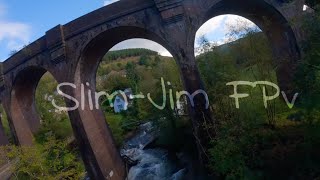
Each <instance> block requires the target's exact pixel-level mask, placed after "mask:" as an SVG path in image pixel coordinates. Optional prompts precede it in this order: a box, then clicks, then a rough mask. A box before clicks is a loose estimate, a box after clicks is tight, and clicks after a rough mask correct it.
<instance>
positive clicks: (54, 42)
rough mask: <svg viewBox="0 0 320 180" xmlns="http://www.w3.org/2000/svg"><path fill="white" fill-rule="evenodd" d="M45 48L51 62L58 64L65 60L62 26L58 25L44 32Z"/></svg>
mask: <svg viewBox="0 0 320 180" xmlns="http://www.w3.org/2000/svg"><path fill="white" fill-rule="evenodd" d="M46 40H47V48H48V49H49V51H50V55H51V61H52V62H53V63H54V64H58V63H60V62H62V61H65V59H66V48H65V47H66V46H65V38H64V33H63V26H62V25H58V26H56V27H54V28H52V29H50V30H49V31H47V32H46Z"/></svg>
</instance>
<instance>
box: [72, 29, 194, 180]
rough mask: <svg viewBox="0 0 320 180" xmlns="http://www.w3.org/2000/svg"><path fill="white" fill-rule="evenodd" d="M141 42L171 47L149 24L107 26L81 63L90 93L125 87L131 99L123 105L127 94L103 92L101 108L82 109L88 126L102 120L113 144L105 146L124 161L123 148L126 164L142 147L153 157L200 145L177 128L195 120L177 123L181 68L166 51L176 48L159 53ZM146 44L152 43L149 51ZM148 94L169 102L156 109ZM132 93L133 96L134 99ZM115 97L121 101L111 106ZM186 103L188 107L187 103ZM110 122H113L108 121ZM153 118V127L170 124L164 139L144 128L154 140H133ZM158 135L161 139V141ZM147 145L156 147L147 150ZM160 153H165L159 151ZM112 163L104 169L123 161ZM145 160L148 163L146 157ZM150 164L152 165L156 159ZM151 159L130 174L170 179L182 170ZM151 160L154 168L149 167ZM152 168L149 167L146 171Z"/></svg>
mask: <svg viewBox="0 0 320 180" xmlns="http://www.w3.org/2000/svg"><path fill="white" fill-rule="evenodd" d="M132 41H133V42H134V43H133V44H134V46H130V44H132ZM152 41H153V42H152ZM141 42H142V43H143V42H146V43H147V44H149V45H150V43H151V46H153V45H152V44H157V45H156V46H157V47H161V48H160V49H165V48H167V49H168V47H169V46H166V44H165V43H163V42H164V41H163V40H161V39H160V38H159V37H158V36H157V35H155V34H152V33H150V32H148V31H146V30H144V29H140V28H134V27H121V28H115V29H114V30H110V31H107V32H106V33H105V34H102V35H100V36H98V37H97V38H95V39H94V40H93V41H92V43H90V44H89V45H88V46H87V49H85V51H84V54H83V56H82V58H81V60H80V63H79V66H78V75H79V76H80V78H78V77H77V78H78V79H77V81H78V83H80V82H82V83H83V84H85V88H84V89H85V91H84V92H88V90H90V91H91V92H100V91H102V92H106V93H108V94H112V93H113V92H115V91H118V90H121V91H123V92H124V93H125V94H126V96H127V98H128V99H129V101H130V102H129V103H125V101H124V103H123V104H121V102H122V100H123V98H122V97H121V96H117V95H116V96H114V97H112V98H110V99H108V98H105V97H102V98H100V101H99V103H102V107H101V108H100V109H96V108H93V109H91V110H90V104H89V103H87V102H86V103H85V107H84V111H82V112H79V114H80V116H81V119H82V122H83V123H84V124H85V126H87V125H89V119H91V124H90V125H91V126H93V125H92V119H94V120H95V122H96V123H97V124H99V125H98V126H99V127H100V129H101V130H100V132H104V133H105V132H106V133H107V135H106V136H107V137H108V138H107V140H106V141H107V143H108V144H109V146H108V147H109V149H108V150H105V151H107V152H108V151H109V154H113V153H114V154H115V155H114V156H113V159H114V161H118V160H116V157H118V156H119V155H118V154H119V151H121V155H122V156H123V158H124V159H126V160H127V162H126V163H128V162H130V159H131V160H132V159H133V160H134V161H131V163H132V162H135V160H138V159H135V158H137V157H130V152H132V149H136V150H137V152H140V153H147V152H146V151H150V153H151V154H153V156H157V155H163V158H164V159H167V157H168V156H171V155H173V157H176V155H175V152H176V149H175V148H177V146H179V145H181V144H184V145H186V146H188V145H189V146H191V149H193V148H194V146H192V145H191V144H192V143H190V141H191V140H190V141H188V142H189V143H185V141H183V140H182V139H181V138H182V135H183V133H184V132H181V134H179V133H177V132H175V131H172V130H171V129H172V128H177V129H178V128H184V127H183V126H188V127H190V124H189V123H190V121H188V120H181V121H179V123H180V125H177V126H176V127H174V126H175V125H176V121H175V120H176V118H178V117H177V116H178V115H177V114H176V111H175V110H176V108H175V107H176V106H175V107H174V108H173V109H171V107H170V101H169V96H168V93H169V88H170V89H171V90H172V91H174V93H175V91H182V90H183V89H182V83H181V80H180V75H179V70H178V68H177V65H176V63H175V61H174V59H173V58H172V57H165V56H164V55H166V54H168V52H171V51H170V49H168V51H166V53H165V54H164V55H161V54H159V52H155V51H152V50H150V46H149V47H148V45H144V46H141V45H139V44H140V43H141ZM128 44H129V46H128ZM123 45H127V46H126V47H125V48H119V47H121V46H123ZM162 46H163V47H162ZM126 48H129V49H126ZM132 48H135V49H132ZM136 48H140V49H136ZM141 48H144V49H141ZM145 48H149V50H148V49H145ZM151 49H152V47H151ZM160 51H161V50H160ZM99 64H100V66H99ZM98 67H99V68H98ZM96 79H97V81H96ZM162 79H163V85H164V86H166V87H165V88H166V91H165V92H162V87H163V86H162ZM88 84H90V86H88ZM131 93H132V94H131ZM148 93H150V96H151V98H152V100H153V101H154V102H155V103H157V104H158V105H159V106H162V105H163V104H162V103H163V102H164V105H165V106H166V107H165V108H164V109H162V108H160V109H161V110H159V108H156V107H155V106H154V105H153V104H152V103H151V102H150V100H148V97H147V96H148ZM137 95H138V96H137ZM76 96H77V99H80V92H79V94H78V93H76ZM85 96H87V95H85ZM163 96H166V100H165V101H164V100H163V99H162V98H163ZM174 96H175V95H174ZM92 97H93V96H92ZM131 97H133V98H132V99H130V98H131ZM86 99H87V98H86ZM109 100H110V101H109ZM117 100H119V102H117ZM174 101H175V100H174ZM110 102H111V103H112V104H113V105H115V106H112V107H110ZM117 103H119V104H117ZM116 104H117V105H116ZM120 106H121V107H120ZM182 106H183V105H182ZM180 108H181V109H182V108H183V107H180ZM118 112H119V113H118ZM169 118H171V119H169ZM181 119H183V118H181ZM184 119H187V118H184ZM86 121H87V122H88V124H87V122H86ZM106 122H107V123H108V125H109V126H106ZM150 122H151V124H154V125H152V129H153V128H155V127H153V126H155V125H157V123H158V124H162V125H164V126H165V127H167V129H166V128H163V127H162V128H160V129H161V130H168V131H167V133H164V132H163V131H162V132H161V133H162V134H161V135H162V136H161V135H160V137H159V138H155V139H153V138H154V137H152V136H153V135H154V134H153V132H150V130H145V131H146V132H144V133H146V134H147V136H149V138H151V139H145V140H146V141H150V140H151V141H150V142H141V144H136V143H137V142H135V143H133V144H134V145H132V146H131V145H129V144H130V143H129V142H128V140H127V138H129V139H132V138H136V137H137V134H136V133H139V131H141V128H150V127H149V125H150ZM170 123H172V124H170ZM179 126H180V127H179ZM109 128H111V131H112V133H113V136H112V135H111V132H110V131H109ZM161 130H160V131H161ZM169 133H176V136H170V135H171V134H169ZM152 134H153V135H152ZM138 135H139V134H138ZM188 135H189V136H191V139H192V133H190V134H188ZM130 137H131V138H130ZM178 137H180V141H176V140H177V139H178ZM113 138H115V140H116V141H115V142H116V144H117V145H118V147H119V149H116V148H115V146H114V144H113V143H112V142H113ZM156 139H159V141H157V140H156ZM140 140H141V139H140ZM161 140H162V141H161ZM160 141H161V142H160ZM91 143H93V142H91ZM111 143H112V144H111ZM123 145H124V146H123ZM161 145H162V147H163V148H164V150H159V151H158V150H152V149H154V148H155V146H161ZM147 146H148V147H147ZM181 147H182V146H181ZM181 147H179V148H181ZM128 148H129V149H128ZM130 148H132V149H130ZM145 148H151V150H150V149H149V150H146V149H145ZM166 148H168V149H166ZM120 149H122V150H120ZM145 150H146V151H145ZM180 150H181V149H180ZM110 151H112V153H110ZM152 151H154V152H152ZM157 152H158V153H159V154H157ZM147 154H148V153H147ZM147 154H145V156H144V155H143V154H140V155H141V156H139V158H148V157H150V156H149V155H151V154H149V155H148V156H147ZM131 155H133V154H131ZM136 155H138V154H136ZM128 157H129V159H128ZM176 158H177V157H176ZM155 159H157V160H160V159H161V158H158V157H156V158H155ZM177 159H178V158H177ZM128 160H129V161H128ZM108 163H110V165H106V166H105V167H104V168H109V167H110V166H111V165H112V166H115V165H114V164H117V162H110V161H109V162H108ZM141 163H148V162H147V161H142V162H141ZM150 163H151V164H152V162H150ZM150 163H149V164H145V165H144V166H143V165H142V164H139V162H138V164H137V165H135V166H133V167H132V168H131V169H130V171H129V177H128V178H129V179H139V177H141V176H142V175H144V176H148V177H150V178H152V177H156V176H161V177H163V178H170V177H171V176H173V175H174V173H176V172H178V171H179V170H180V169H179V168H178V167H177V166H176V165H172V166H171V167H170V168H167V169H166V168H165V165H167V164H168V163H169V161H161V162H160V161H159V162H154V163H153V165H151V164H150ZM166 163H167V164H166ZM175 163H177V162H175ZM129 164H130V163H129ZM150 165H151V167H148V166H150ZM155 165H156V166H163V169H162V170H161V172H158V171H157V172H156V167H155ZM148 168H149V172H146V170H147V169H148ZM132 172H133V173H132ZM159 173H164V174H159ZM180 173H181V172H180ZM133 175H134V176H133Z"/></svg>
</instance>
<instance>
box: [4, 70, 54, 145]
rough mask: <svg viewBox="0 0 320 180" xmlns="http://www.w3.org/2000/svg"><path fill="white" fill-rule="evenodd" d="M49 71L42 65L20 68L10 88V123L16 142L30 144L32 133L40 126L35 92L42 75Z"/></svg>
mask: <svg viewBox="0 0 320 180" xmlns="http://www.w3.org/2000/svg"><path fill="white" fill-rule="evenodd" d="M46 72H49V71H48V70H46V69H45V68H43V67H36V66H30V67H27V68H25V69H23V70H21V71H20V72H19V73H18V74H17V76H16V77H15V79H14V82H13V85H12V89H11V102H10V111H11V114H10V116H11V118H10V119H11V124H12V127H13V131H14V132H13V134H14V139H15V141H16V144H19V145H22V146H24V145H27V146H29V145H32V144H33V134H34V133H36V132H37V131H38V129H39V128H40V117H39V115H38V112H37V108H36V101H35V94H36V89H37V86H38V83H39V81H40V79H41V78H42V76H43V75H44V74H45V73H46Z"/></svg>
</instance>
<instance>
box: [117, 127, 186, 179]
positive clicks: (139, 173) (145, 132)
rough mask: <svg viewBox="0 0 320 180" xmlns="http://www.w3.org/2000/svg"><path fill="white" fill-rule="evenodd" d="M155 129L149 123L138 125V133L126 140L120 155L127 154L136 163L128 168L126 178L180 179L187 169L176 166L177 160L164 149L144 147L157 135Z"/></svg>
mask: <svg viewBox="0 0 320 180" xmlns="http://www.w3.org/2000/svg"><path fill="white" fill-rule="evenodd" d="M157 133H158V132H157V131H156V130H155V129H154V128H153V126H152V124H151V123H146V124H143V125H141V126H140V131H139V133H138V134H137V135H136V136H135V137H133V138H132V139H130V140H129V141H127V142H126V143H125V145H124V147H123V149H122V150H121V155H122V156H127V157H129V158H130V159H131V160H133V161H137V165H135V166H133V167H131V168H130V170H129V173H128V177H127V179H128V180H182V179H185V178H184V177H185V175H186V173H187V170H186V169H184V168H182V169H181V168H180V169H179V168H178V166H177V162H173V161H171V160H170V159H169V157H168V152H167V151H166V150H164V149H144V148H145V147H146V146H147V145H148V144H150V143H151V142H153V141H154V140H155V138H156V137H157Z"/></svg>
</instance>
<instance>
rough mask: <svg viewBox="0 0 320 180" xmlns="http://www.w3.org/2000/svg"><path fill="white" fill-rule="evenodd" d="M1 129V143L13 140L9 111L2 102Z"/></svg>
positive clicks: (0, 107) (0, 109) (0, 111)
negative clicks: (7, 111)
mask: <svg viewBox="0 0 320 180" xmlns="http://www.w3.org/2000/svg"><path fill="white" fill-rule="evenodd" d="M0 131H1V132H0V136H1V140H0V141H1V142H0V144H2V145H5V144H7V143H8V142H13V137H12V134H11V130H10V125H9V121H8V117H7V113H6V112H5V110H4V108H3V106H2V104H1V105H0Z"/></svg>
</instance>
